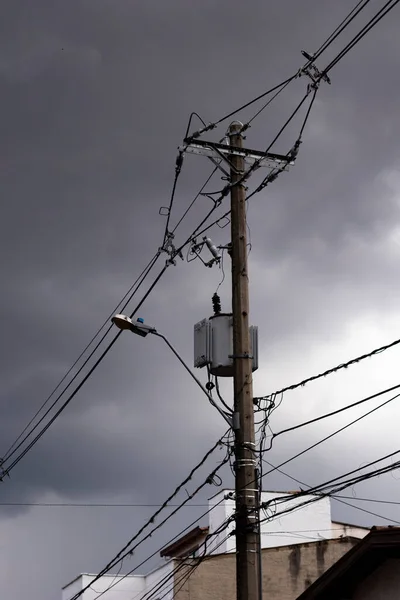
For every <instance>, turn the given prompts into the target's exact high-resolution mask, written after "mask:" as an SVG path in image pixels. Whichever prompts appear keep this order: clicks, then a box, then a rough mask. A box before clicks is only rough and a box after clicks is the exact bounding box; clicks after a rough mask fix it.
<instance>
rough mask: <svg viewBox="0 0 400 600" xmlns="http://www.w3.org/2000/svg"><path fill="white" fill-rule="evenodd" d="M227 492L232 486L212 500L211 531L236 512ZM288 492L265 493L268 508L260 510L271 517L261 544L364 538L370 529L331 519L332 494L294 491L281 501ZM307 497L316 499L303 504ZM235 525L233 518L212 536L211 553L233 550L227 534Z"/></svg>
mask: <svg viewBox="0 0 400 600" xmlns="http://www.w3.org/2000/svg"><path fill="white" fill-rule="evenodd" d="M228 494H229V490H225V491H222V492H220V493H219V494H217V495H216V496H214V497H213V498H211V499H210V501H209V507H210V509H211V508H212V507H214V508H213V510H212V511H211V512H210V516H209V526H210V533H214V532H215V531H217V530H218V528H219V527H220V526H221V525H222V524H223V523H224V522H225V521H226V520H227V519H228V518H229V517H231V516H232V515H233V514H234V510H235V502H234V500H233V499H226V500H224V497H226V496H227V495H228ZM287 496H288V494H287V493H285V492H281V493H277V492H263V493H262V497H261V501H262V502H263V503H267V502H268V503H269V508H268V509H267V510H265V511H263V513H262V514H261V519H264V518H268V520H266V521H265V522H264V523H262V524H261V546H262V548H273V547H279V546H287V545H291V544H303V543H307V542H310V541H314V540H315V541H317V540H321V539H332V538H337V537H340V536H353V537H357V538H360V539H362V538H363V537H364V536H365V535H366V534H367V533H368V531H369V530H368V529H364V528H358V527H352V526H350V527H349V526H344V525H342V524H340V523H332V520H331V503H330V499H329V498H321V499H319V500H315V496H312V495H302V496H297V495H296V494H293V499H291V500H288V501H285V502H284V503H279V498H283V497H287ZM221 500H222V502H221ZM308 500H314V501H313V502H312V503H310V504H308V505H307V504H306V505H305V506H302V505H303V504H304V503H306V502H307V501H308ZM219 503H220V504H219ZM215 505H218V506H215ZM290 509H294V510H292V511H291V512H287V513H286V514H283V515H282V516H279V513H280V512H282V511H288V510H290ZM275 515H276V516H275ZM234 529H235V524H234V523H233V522H231V523H230V524H229V527H228V528H227V529H226V530H224V531H222V532H221V533H219V534H218V535H216V536H215V537H212V538H211V540H210V542H209V543H208V553H212V554H221V553H225V552H234V551H235V549H236V545H235V536H234V535H231V536H230V537H228V538H227V534H228V533H229V532H233V531H234Z"/></svg>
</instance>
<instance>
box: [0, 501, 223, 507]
mask: <svg viewBox="0 0 400 600" xmlns="http://www.w3.org/2000/svg"><path fill="white" fill-rule="evenodd" d="M0 506H32V507H35V506H38V507H48V508H50V507H54V508H57V507H59V508H157V507H160V506H162V504H107V503H104V504H100V503H88V502H86V503H85V502H0ZM176 506H180V504H168V506H167V508H174V507H176ZM205 506H212V507H214V506H218V504H212V505H209V504H186V505H185V508H202V507H205Z"/></svg>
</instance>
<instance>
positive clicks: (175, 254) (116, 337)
mask: <svg viewBox="0 0 400 600" xmlns="http://www.w3.org/2000/svg"><path fill="white" fill-rule="evenodd" d="M218 205H219V204H218V203H214V206H213V207H212V208H211V209H210V211H209V212H208V213H207V215H206V216H205V217H204V219H203V220H202V221H201V222H200V224H199V225H198V226H197V228H196V229H195V230H194V232H193V233H192V234H191V235H190V236H189V237H188V238H187V240H186V241H185V242H184V243H183V244H182V245H181V246H180V247H179V248H178V249H174V251H173V257H175V256H178V255H179V253H180V252H181V251H182V249H183V248H184V247H185V246H186V245H187V244H189V243H190V241H191V240H192V238H193V237H194V236H195V235H196V233H197V231H198V229H200V228H201V227H202V226H203V225H204V223H206V221H207V220H208V219H209V217H210V216H211V215H212V213H213V212H214V211H215V210H216V209H217V207H218ZM171 261H172V258H171V260H169V261H167V262H166V264H165V266H164V267H163V268H162V270H161V271H160V272H159V274H158V275H157V277H156V278H155V280H154V281H153V283H152V284H151V286H150V287H149V288H148V290H147V292H146V293H145V295H144V296H143V297H142V299H141V301H140V302H139V304H138V305H137V306H136V308H135V309H134V311H133V312H132V313H131V315H130V317H131V318H132V317H133V316H134V315H135V313H136V312H137V311H138V310H139V308H140V307H141V306H142V304H143V303H144V302H145V300H146V299H147V297H148V296H149V294H150V293H151V292H152V290H153V289H154V287H155V286H156V284H157V283H158V281H159V280H160V279H161V277H162V276H163V274H164V273H165V271H166V270H167V268H168V266H169V265H170V264H171ZM120 333H121V332H119V333H118V334H116V336H115V337H114V339H113V340H112V341H111V342H110V343H109V345H108V346H107V347H106V349H105V350H104V351H103V353H102V354H101V355H100V357H99V358H98V359H97V361H96V362H95V363H94V365H93V366H92V368H91V369H90V370H89V371H88V373H87V374H86V376H85V377H84V378H83V379H82V380H81V382H80V383H79V385H78V386H77V387H76V388H75V390H74V391H73V392H72V393H71V394H70V396H69V397H68V398H67V400H66V401H65V402H64V404H63V405H62V406H61V407H60V409H59V410H58V411H57V412H56V413H55V414H54V415H53V417H52V418H51V419H50V421H49V422H48V423H47V424H46V425H45V426H44V427H43V429H42V430H41V431H40V432H39V433H38V434H37V436H36V437H35V438H34V439H33V440H32V441H31V442H30V444H29V445H28V446H27V447H26V448H25V449H24V450H23V451H22V452H21V454H20V455H19V456H17V458H16V459H14V461H13V462H12V463H11V465H10V466H9V467H8V468H6V469H4V468H3V471H2V473H1V476H2V477H3V476H5V475H7V474H9V473H10V471H11V470H12V469H13V468H14V467H15V466H16V465H17V464H18V462H20V460H22V458H23V457H24V456H25V455H26V454H27V452H28V451H29V450H30V449H31V448H32V447H33V446H34V445H35V444H36V442H37V441H38V440H39V439H40V438H41V437H42V436H43V434H44V433H45V432H46V431H47V429H48V428H49V427H50V426H51V425H52V423H54V421H55V420H56V419H57V417H58V416H59V415H60V414H61V413H62V412H63V411H64V410H65V408H66V407H67V406H68V404H69V403H70V402H71V400H72V399H73V398H74V397H75V396H76V394H77V393H78V392H79V390H80V389H81V388H82V387H83V385H84V384H85V383H86V381H87V380H88V379H89V377H90V376H91V375H92V373H93V372H94V371H95V369H96V368H97V367H98V366H99V364H100V363H101V362H102V360H103V359H104V358H105V356H106V355H107V354H108V352H109V351H110V350H111V348H112V346H113V345H114V343H115V342H116V340H117V339H118V337H119V335H120ZM104 337H105V336H103V338H102V339H101V340H100V342H99V343H98V344H97V346H96V348H95V349H94V350H93V351H92V353H91V355H90V356H89V357H88V358H87V359H86V361H85V364H84V365H83V366H82V367H81V369H80V371H81V370H82V369H83V367H84V366H85V365H86V364H87V362H88V360H89V359H90V357H91V356H92V355H93V354H94V352H95V351H96V350H97V348H98V347H99V345H100V344H101V342H102V341H103V339H104ZM74 379H75V377H74ZM71 383H72V381H71V382H70V383H69V384H68V386H67V387H69V386H70V385H71ZM64 391H65V390H64ZM63 393H64V392H62V393H61V394H59V396H58V397H57V399H56V400H55V402H53V404H52V405H51V407H50V408H49V409H48V410H47V412H46V413H45V415H44V416H43V417H42V418H41V419H40V421H39V423H37V424H36V425H35V427H34V429H36V428H37V426H38V425H39V424H40V423H41V422H42V421H43V420H44V418H45V417H46V416H47V415H48V414H49V412H50V411H51V409H52V408H53V407H54V406H55V404H56V403H57V402H58V401H59V400H60V398H61V397H62V395H63ZM32 432H33V430H32ZM32 432H31V433H32ZM31 433H29V434H28V435H27V436H26V437H25V438H24V440H23V441H22V442H21V443H20V444H19V445H18V446H17V448H14V450H13V452H12V453H11V454H9V455H8V457H7V460H9V459H10V457H11V455H13V454H14V453H15V452H16V450H17V449H18V448H19V447H21V445H22V444H23V443H24V442H25V441H26V440H27V438H28V437H29V436H30V435H31ZM5 462H6V460H3V462H2V465H4V463H5Z"/></svg>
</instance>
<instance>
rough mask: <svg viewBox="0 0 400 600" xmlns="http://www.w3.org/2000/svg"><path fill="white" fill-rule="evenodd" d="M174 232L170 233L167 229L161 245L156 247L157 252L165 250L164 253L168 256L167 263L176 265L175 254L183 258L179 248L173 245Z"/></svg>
mask: <svg viewBox="0 0 400 600" xmlns="http://www.w3.org/2000/svg"><path fill="white" fill-rule="evenodd" d="M174 237H175V236H174V234H173V233H171V232H170V231H167V233H166V235H165V240H164V243H163V245H162V246H161V247H160V248H159V249H158V251H159V252H165V253H166V254H168V256H169V258H168V259H167V261H166V264H167V265H176V260H175V258H176V256H179V258H181V259H182V260H185V259H184V258H183V254H182V251H181V250H179V251H178V250H177V249H176V248H175V245H174V243H173V241H172V240H173V239H174Z"/></svg>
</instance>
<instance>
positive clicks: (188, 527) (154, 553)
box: [96, 498, 224, 600]
mask: <svg viewBox="0 0 400 600" xmlns="http://www.w3.org/2000/svg"><path fill="white" fill-rule="evenodd" d="M223 501H224V499H223V498H222V499H221V500H220V501H219V502H218V503H217V504H214V505H213V506H212V507H209V509H208V510H207V511H206V512H204V513H203V514H202V515H200V517H197V518H196V519H195V520H194V521H192V522H191V523H189V525H187V526H186V527H185V528H184V529H182V530H181V531H180V532H179V533H177V534H176V535H175V536H174V537H173V538H172V539H171V540H169V542H168V546H169V545H170V544H172V543H173V542H175V541H176V540H177V539H179V538H180V537H181V536H182V535H183V534H184V533H186V532H187V530H188V529H189V530H190V529H191V528H192V527H193V525H196V523H198V522H199V521H200V519H202V518H203V517H205V516H207V515H208V514H209V513H210V512H211V511H212V510H214V508H216V507H217V506H219V505H220V504H221V503H222V502H223ZM168 506H173V505H171V504H169V505H168ZM176 506H177V505H176ZM165 547H166V545H165V544H163V545H162V546H161V547H159V548H158V549H157V550H155V551H154V552H153V553H152V554H150V556H148V557H147V558H145V559H144V560H142V562H141V563H140V564H139V565H137V566H136V567H134V568H133V569H131V570H130V571H129V572H128V573H126V574H125V575H124V576H123V577H122V578H121V580H120V581H122V579H125V578H126V577H129V576H130V575H132V573H134V572H135V571H137V570H138V569H140V567H142V566H143V565H145V564H146V563H147V562H148V561H149V560H151V559H152V558H154V557H155V556H156V555H157V554H158V553H159V552H161V550H163V548H165ZM114 585H116V584H114ZM114 585H113V586H112V587H114ZM110 589H111V587H109V588H108V589H107V590H106V591H107V592H108V591H109V590H110ZM104 593H105V592H103V594H104ZM99 597H100V596H98V598H99ZM96 600H97V598H96Z"/></svg>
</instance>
